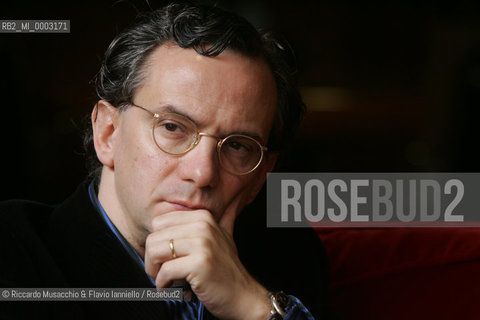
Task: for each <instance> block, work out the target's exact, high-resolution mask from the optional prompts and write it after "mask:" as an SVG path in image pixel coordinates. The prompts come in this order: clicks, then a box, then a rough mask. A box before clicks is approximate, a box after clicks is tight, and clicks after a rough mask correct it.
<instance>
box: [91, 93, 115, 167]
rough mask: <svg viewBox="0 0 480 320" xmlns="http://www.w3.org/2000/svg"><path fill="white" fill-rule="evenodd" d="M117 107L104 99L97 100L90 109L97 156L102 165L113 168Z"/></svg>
mask: <svg viewBox="0 0 480 320" xmlns="http://www.w3.org/2000/svg"><path fill="white" fill-rule="evenodd" d="M117 114H118V109H117V108H115V107H114V106H112V105H111V104H110V103H108V102H107V101H105V100H100V101H98V102H97V104H96V105H95V107H94V108H93V111H92V116H91V119H92V129H93V144H94V146H95V151H96V153H97V157H98V159H99V160H100V162H101V163H103V165H104V166H106V167H110V168H113V167H114V161H113V139H112V138H113V133H114V132H115V128H116V124H117V123H116V122H117Z"/></svg>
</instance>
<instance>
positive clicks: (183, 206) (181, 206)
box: [167, 201, 206, 211]
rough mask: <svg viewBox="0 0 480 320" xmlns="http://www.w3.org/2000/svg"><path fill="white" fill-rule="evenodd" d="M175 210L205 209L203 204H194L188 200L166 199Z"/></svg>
mask: <svg viewBox="0 0 480 320" xmlns="http://www.w3.org/2000/svg"><path fill="white" fill-rule="evenodd" d="M167 203H168V204H170V205H171V206H172V207H173V208H175V210H177V211H192V210H199V209H206V208H205V207H204V206H201V205H195V204H192V203H188V202H181V201H175V202H173V201H167Z"/></svg>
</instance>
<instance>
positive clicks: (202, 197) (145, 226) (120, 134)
mask: <svg viewBox="0 0 480 320" xmlns="http://www.w3.org/2000/svg"><path fill="white" fill-rule="evenodd" d="M145 70H146V77H145V79H144V81H143V83H142V86H141V87H140V88H139V89H138V90H137V92H136V94H135V97H134V100H133V102H134V103H135V104H136V105H139V106H142V107H144V108H146V109H149V110H151V111H152V112H155V113H162V112H167V110H168V111H171V110H172V109H174V110H175V112H176V113H179V114H182V115H185V116H187V117H188V118H190V119H192V120H193V121H194V122H195V123H196V125H197V127H198V130H199V131H201V132H206V133H209V134H212V135H215V136H217V137H222V138H223V137H226V136H227V135H229V134H232V133H238V132H242V133H249V134H251V135H252V136H257V137H258V138H257V139H258V140H259V141H260V142H261V143H262V144H266V142H267V141H268V137H269V132H270V129H271V127H272V122H273V118H274V113H275V109H276V103H277V101H276V86H275V81H274V78H273V76H272V74H271V71H270V70H269V68H268V66H267V64H266V63H265V62H264V61H263V60H260V59H249V58H246V57H244V56H241V55H240V54H237V53H233V52H230V51H225V52H223V53H222V54H220V55H219V56H218V57H205V56H201V55H198V54H197V53H196V52H195V51H194V50H192V49H182V48H180V47H178V46H176V45H173V44H169V45H162V46H160V47H159V48H157V49H156V51H154V52H153V54H152V55H151V56H150V58H149V60H148V61H147V66H146V68H145ZM153 121H154V119H153V117H152V115H150V114H148V113H147V112H145V111H143V110H141V109H139V108H135V107H129V108H127V109H126V110H125V111H123V112H120V111H118V112H117V115H116V120H115V126H114V130H113V132H112V134H111V145H112V160H113V162H112V163H113V165H112V166H110V167H109V168H107V169H106V170H109V171H110V176H111V177H113V178H112V180H113V185H114V190H111V193H109V194H108V195H103V197H104V198H108V199H106V200H105V201H106V202H108V203H114V207H116V209H118V210H117V211H121V213H120V214H121V215H122V219H123V220H124V222H125V223H126V224H127V225H128V226H129V229H130V232H129V233H130V234H131V235H132V236H133V237H135V238H137V240H138V239H144V238H145V237H146V236H147V235H148V234H149V233H150V232H151V230H152V227H151V221H152V219H153V218H154V217H156V216H158V215H161V214H163V213H166V212H170V211H179V210H193V209H199V208H202V209H206V210H208V211H210V212H211V213H212V215H213V216H214V218H215V220H216V221H217V222H219V223H220V224H224V225H233V220H234V219H235V217H236V216H237V215H238V213H239V211H240V210H241V209H242V208H243V206H245V205H246V204H247V203H248V202H250V201H251V200H253V198H254V197H255V196H256V194H257V193H258V191H259V189H260V187H261V186H262V184H263V182H264V180H265V175H266V171H268V170H270V169H271V168H272V166H273V164H274V162H275V160H274V159H273V157H271V156H270V157H269V156H267V158H265V159H264V160H263V161H262V163H261V165H260V167H259V168H257V169H256V170H255V171H253V172H252V173H250V174H247V175H244V176H237V175H233V174H231V173H228V172H227V171H225V170H224V169H222V167H221V166H220V164H219V161H218V157H217V154H216V140H215V139H212V138H210V137H202V138H201V140H200V142H199V144H198V145H197V146H196V147H195V148H194V149H193V150H191V151H189V152H188V153H186V154H183V155H179V156H174V155H170V154H167V153H165V152H163V151H161V150H160V149H159V148H158V147H157V146H156V144H155V142H154V140H153V137H152V124H153ZM104 178H106V177H105V174H104V175H102V180H103V179H104ZM102 183H103V181H102ZM101 201H102V199H101ZM102 203H103V202H102ZM106 209H107V212H108V211H109V209H108V208H106Z"/></svg>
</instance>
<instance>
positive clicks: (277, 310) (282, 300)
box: [267, 291, 288, 320]
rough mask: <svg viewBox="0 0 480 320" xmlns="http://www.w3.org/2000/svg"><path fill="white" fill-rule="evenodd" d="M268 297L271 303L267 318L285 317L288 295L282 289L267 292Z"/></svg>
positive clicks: (271, 319) (278, 319) (272, 319)
mask: <svg viewBox="0 0 480 320" xmlns="http://www.w3.org/2000/svg"><path fill="white" fill-rule="evenodd" d="M268 297H269V298H270V303H271V304H272V310H270V317H268V319H267V320H281V319H283V318H284V317H285V315H286V312H285V309H286V308H287V305H288V296H287V295H286V294H285V293H283V292H282V291H279V292H269V293H268Z"/></svg>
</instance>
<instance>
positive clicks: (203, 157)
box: [180, 135, 220, 188]
mask: <svg viewBox="0 0 480 320" xmlns="http://www.w3.org/2000/svg"><path fill="white" fill-rule="evenodd" d="M212 138H214V137H213V136H210V135H202V136H201V137H200V140H199V141H198V144H197V145H196V146H195V147H194V148H193V149H192V150H190V151H189V152H187V153H186V154H184V155H183V156H182V158H181V160H180V161H181V175H182V179H183V180H186V181H190V182H193V183H194V184H195V186H196V187H198V188H203V187H208V186H210V187H213V186H215V185H216V183H217V180H218V174H219V169H220V164H219V162H218V157H217V151H216V147H217V140H216V139H215V138H214V139H212Z"/></svg>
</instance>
